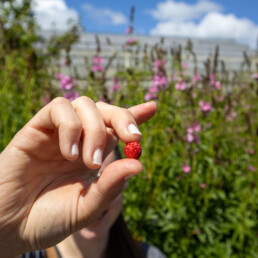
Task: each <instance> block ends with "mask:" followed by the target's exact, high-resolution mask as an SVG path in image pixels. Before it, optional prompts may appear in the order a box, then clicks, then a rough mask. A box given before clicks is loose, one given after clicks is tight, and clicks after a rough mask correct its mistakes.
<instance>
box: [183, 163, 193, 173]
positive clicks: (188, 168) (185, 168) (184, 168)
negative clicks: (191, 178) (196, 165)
mask: <svg viewBox="0 0 258 258" xmlns="http://www.w3.org/2000/svg"><path fill="white" fill-rule="evenodd" d="M182 170H183V172H184V173H186V174H188V173H190V171H191V167H190V166H189V165H182Z"/></svg>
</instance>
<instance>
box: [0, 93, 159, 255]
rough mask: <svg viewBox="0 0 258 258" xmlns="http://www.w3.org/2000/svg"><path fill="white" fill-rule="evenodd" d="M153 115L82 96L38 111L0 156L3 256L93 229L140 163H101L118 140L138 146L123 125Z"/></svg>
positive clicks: (151, 106)
mask: <svg viewBox="0 0 258 258" xmlns="http://www.w3.org/2000/svg"><path fill="white" fill-rule="evenodd" d="M155 112H156V105H155V103H154V102H149V103H145V104H140V105H137V106H134V107H132V108H129V109H128V110H127V109H123V108H119V107H116V106H112V105H108V104H106V103H102V102H99V103H94V102H93V101H92V100H91V99H89V98H87V97H80V98H78V99H76V100H75V101H73V102H72V103H70V102H69V101H67V100H66V99H64V98H56V99H55V100H53V101H52V102H51V103H49V104H48V105H47V106H45V107H44V108H43V109H41V110H40V111H39V112H38V113H37V114H36V115H35V116H34V117H33V118H32V119H31V120H30V121H29V122H28V123H27V124H26V125H25V126H24V127H23V128H22V129H21V130H20V131H19V132H18V133H17V134H16V135H15V137H14V138H13V140H12V141H11V142H10V143H9V145H8V146H7V147H6V148H5V150H4V151H3V152H2V153H1V155H0V250H1V254H0V257H13V256H14V255H18V254H21V253H24V252H27V251H30V250H35V249H43V248H46V247H49V246H52V245H54V244H56V243H58V242H60V241H61V240H63V239H64V238H66V237H67V236H68V235H70V234H72V233H73V232H74V231H76V230H79V229H81V228H83V227H85V226H88V225H90V224H91V223H92V222H93V221H94V220H95V219H96V218H97V217H98V216H99V215H100V214H101V213H102V212H103V211H104V210H105V209H106V207H108V205H109V203H110V202H111V201H112V200H113V199H115V198H116V196H118V195H119V194H120V193H121V192H122V190H123V186H124V184H125V181H124V179H125V178H126V177H128V176H131V175H136V174H138V173H140V172H141V170H142V165H141V163H140V162H139V161H138V160H132V159H122V160H117V161H114V162H112V163H110V164H105V162H104V163H103V165H101V160H102V159H103V160H105V157H106V156H107V155H108V154H109V153H110V152H111V151H112V150H113V148H114V146H115V145H116V144H117V141H118V138H119V139H121V140H122V141H123V142H130V141H140V140H141V135H140V134H137V133H135V132H137V131H134V133H130V131H129V130H128V126H129V125H130V124H132V125H134V126H135V128H137V124H141V123H143V122H145V121H147V120H148V119H150V118H151V117H152V116H153V115H154V114H155ZM96 150H97V151H96ZM95 151H96V152H95ZM94 153H95V154H94ZM100 170H101V171H103V172H102V174H101V176H100V177H99V178H98V177H97V174H98V172H99V171H100ZM1 255H2V256H1Z"/></svg>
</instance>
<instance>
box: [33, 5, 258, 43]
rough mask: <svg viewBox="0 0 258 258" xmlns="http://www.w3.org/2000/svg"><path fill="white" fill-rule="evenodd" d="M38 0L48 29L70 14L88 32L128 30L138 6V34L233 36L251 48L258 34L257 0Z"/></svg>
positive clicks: (60, 24)
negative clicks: (130, 18)
mask: <svg viewBox="0 0 258 258" xmlns="http://www.w3.org/2000/svg"><path fill="white" fill-rule="evenodd" d="M35 1H36V2H37V3H38V8H36V10H37V13H38V16H37V17H38V20H39V23H40V24H42V27H44V28H45V29H48V27H47V26H49V24H50V21H51V19H52V20H53V19H54V20H55V23H56V26H57V27H58V28H59V29H61V28H65V24H64V23H65V20H66V19H67V18H73V19H79V17H80V19H81V23H82V25H83V27H84V29H85V30H86V31H90V32H96V33H102V32H104V33H124V32H125V29H126V27H127V25H128V22H129V15H130V8H131V6H132V5H134V6H135V16H134V23H133V26H134V30H135V33H136V34H147V35H149V34H152V35H163V36H179V37H181V36H183V37H202V38H203V37H206V38H207V37H208V38H232V39H235V40H237V41H239V42H241V43H244V44H248V45H249V46H252V47H255V45H256V38H257V34H258V15H257V12H258V11H257V10H258V0H246V1H236V0H235V1H233V0H225V1H222V0H182V1H179V0H148V1H147V0H143V1H139V0H138V1H122V0H120V1H118V0H109V1H103V0H94V1H93V0H91V1H85V0H44V1H42V0H41V1H40V0H35ZM50 27H51V26H50Z"/></svg>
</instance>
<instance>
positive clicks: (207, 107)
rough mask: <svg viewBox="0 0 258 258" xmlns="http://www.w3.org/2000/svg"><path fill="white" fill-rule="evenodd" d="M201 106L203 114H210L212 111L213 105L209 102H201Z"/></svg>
mask: <svg viewBox="0 0 258 258" xmlns="http://www.w3.org/2000/svg"><path fill="white" fill-rule="evenodd" d="M199 106H200V108H201V111H203V112H210V111H211V104H210V103H209V102H205V101H203V100H202V101H200V102H199Z"/></svg>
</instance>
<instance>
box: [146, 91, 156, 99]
mask: <svg viewBox="0 0 258 258" xmlns="http://www.w3.org/2000/svg"><path fill="white" fill-rule="evenodd" d="M144 99H145V101H149V100H155V99H157V96H156V94H153V93H150V92H147V93H146V94H145V96H144Z"/></svg>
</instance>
